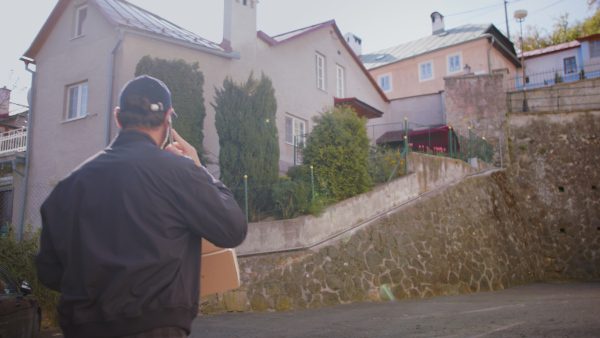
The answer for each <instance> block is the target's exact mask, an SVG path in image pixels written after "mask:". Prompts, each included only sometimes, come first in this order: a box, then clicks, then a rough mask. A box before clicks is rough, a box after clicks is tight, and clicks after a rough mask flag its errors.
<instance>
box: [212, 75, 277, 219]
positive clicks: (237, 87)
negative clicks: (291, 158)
mask: <svg viewBox="0 0 600 338" xmlns="http://www.w3.org/2000/svg"><path fill="white" fill-rule="evenodd" d="M213 107H214V108H215V127H216V128H217V134H218V135H219V146H220V151H219V167H220V169H221V172H220V179H221V181H223V183H225V184H226V185H227V186H229V187H240V186H242V185H243V184H244V175H248V185H250V186H253V187H256V186H266V185H271V184H274V183H276V182H277V180H278V177H279V137H278V133H277V126H276V123H275V114H276V112H277V100H276V99H275V89H274V88H273V84H272V82H271V79H269V78H268V77H267V76H265V75H264V74H262V76H261V79H260V80H256V79H254V75H253V74H252V73H251V74H250V76H249V77H248V80H247V81H246V82H245V83H235V82H234V81H233V80H232V79H231V78H230V77H227V78H225V80H224V81H223V88H221V89H216V96H215V104H213ZM266 190H268V189H266ZM266 190H265V191H262V192H258V191H257V189H254V190H252V191H249V196H248V201H249V209H254V210H260V209H261V206H262V204H264V203H267V202H268V199H269V198H270V197H269V196H270V191H266ZM238 201H239V197H238Z"/></svg>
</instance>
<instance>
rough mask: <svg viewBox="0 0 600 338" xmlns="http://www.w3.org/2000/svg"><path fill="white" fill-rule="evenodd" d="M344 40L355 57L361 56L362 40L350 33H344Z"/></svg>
mask: <svg viewBox="0 0 600 338" xmlns="http://www.w3.org/2000/svg"><path fill="white" fill-rule="evenodd" d="M344 40H346V43H347V44H348V45H349V46H350V48H352V50H353V51H354V54H356V56H361V55H362V39H361V38H359V37H358V36H356V35H354V34H352V33H346V35H344Z"/></svg>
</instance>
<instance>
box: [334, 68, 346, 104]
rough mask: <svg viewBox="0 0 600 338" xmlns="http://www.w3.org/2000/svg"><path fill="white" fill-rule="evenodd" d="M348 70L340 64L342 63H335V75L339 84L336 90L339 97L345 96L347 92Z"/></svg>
mask: <svg viewBox="0 0 600 338" xmlns="http://www.w3.org/2000/svg"><path fill="white" fill-rule="evenodd" d="M345 73H346V70H345V69H344V67H342V66H340V65H335V77H336V84H337V88H336V89H337V90H336V94H337V97H338V98H340V99H341V98H344V97H345V94H346V90H345V82H346V74H345Z"/></svg>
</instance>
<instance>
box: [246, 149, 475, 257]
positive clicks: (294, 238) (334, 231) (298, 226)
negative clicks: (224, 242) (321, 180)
mask: <svg viewBox="0 0 600 338" xmlns="http://www.w3.org/2000/svg"><path fill="white" fill-rule="evenodd" d="M408 164H409V171H410V172H413V174H409V175H407V176H403V177H401V178H399V179H397V180H394V181H392V182H390V183H388V184H385V185H381V186H378V187H375V188H374V189H373V190H372V191H370V192H368V193H365V194H362V195H359V196H356V197H353V198H350V199H347V200H345V201H342V202H341V203H338V204H336V205H334V206H331V207H329V208H327V209H326V210H325V211H324V212H323V214H322V215H321V216H319V217H314V216H312V215H309V216H303V217H299V218H296V219H291V220H282V221H273V222H260V223H251V224H249V229H248V236H247V237H246V241H245V242H244V243H243V244H242V245H241V246H239V247H238V248H237V252H238V254H240V255H250V254H257V253H264V252H271V251H281V250H292V249H298V248H308V247H312V246H315V245H317V244H319V243H321V242H324V241H326V240H328V239H329V238H331V237H332V236H335V235H339V234H340V233H343V232H346V231H349V230H351V229H352V228H354V227H356V226H359V225H361V224H363V223H366V222H369V221H371V220H373V219H374V218H376V217H378V216H380V215H381V214H383V213H386V212H389V211H390V210H393V209H394V208H397V207H399V206H400V205H402V204H404V203H406V202H407V201H410V200H412V199H414V198H416V197H418V196H419V195H422V194H424V193H425V192H427V191H430V190H433V189H435V188H437V187H440V186H442V185H445V184H448V183H450V182H453V181H455V180H457V179H460V178H462V177H464V176H465V175H467V174H469V173H472V172H474V171H476V169H475V168H473V167H471V166H469V165H468V164H466V163H465V162H462V161H458V160H451V159H444V158H442V157H437V156H430V155H422V154H416V153H410V154H409V157H408Z"/></svg>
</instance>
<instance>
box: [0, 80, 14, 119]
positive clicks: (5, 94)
mask: <svg viewBox="0 0 600 338" xmlns="http://www.w3.org/2000/svg"><path fill="white" fill-rule="evenodd" d="M10 92H11V90H10V89H8V88H6V86H4V87H3V88H0V117H6V116H8V113H9V110H8V108H10V107H9V106H10ZM5 115H6V116H5Z"/></svg>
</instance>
